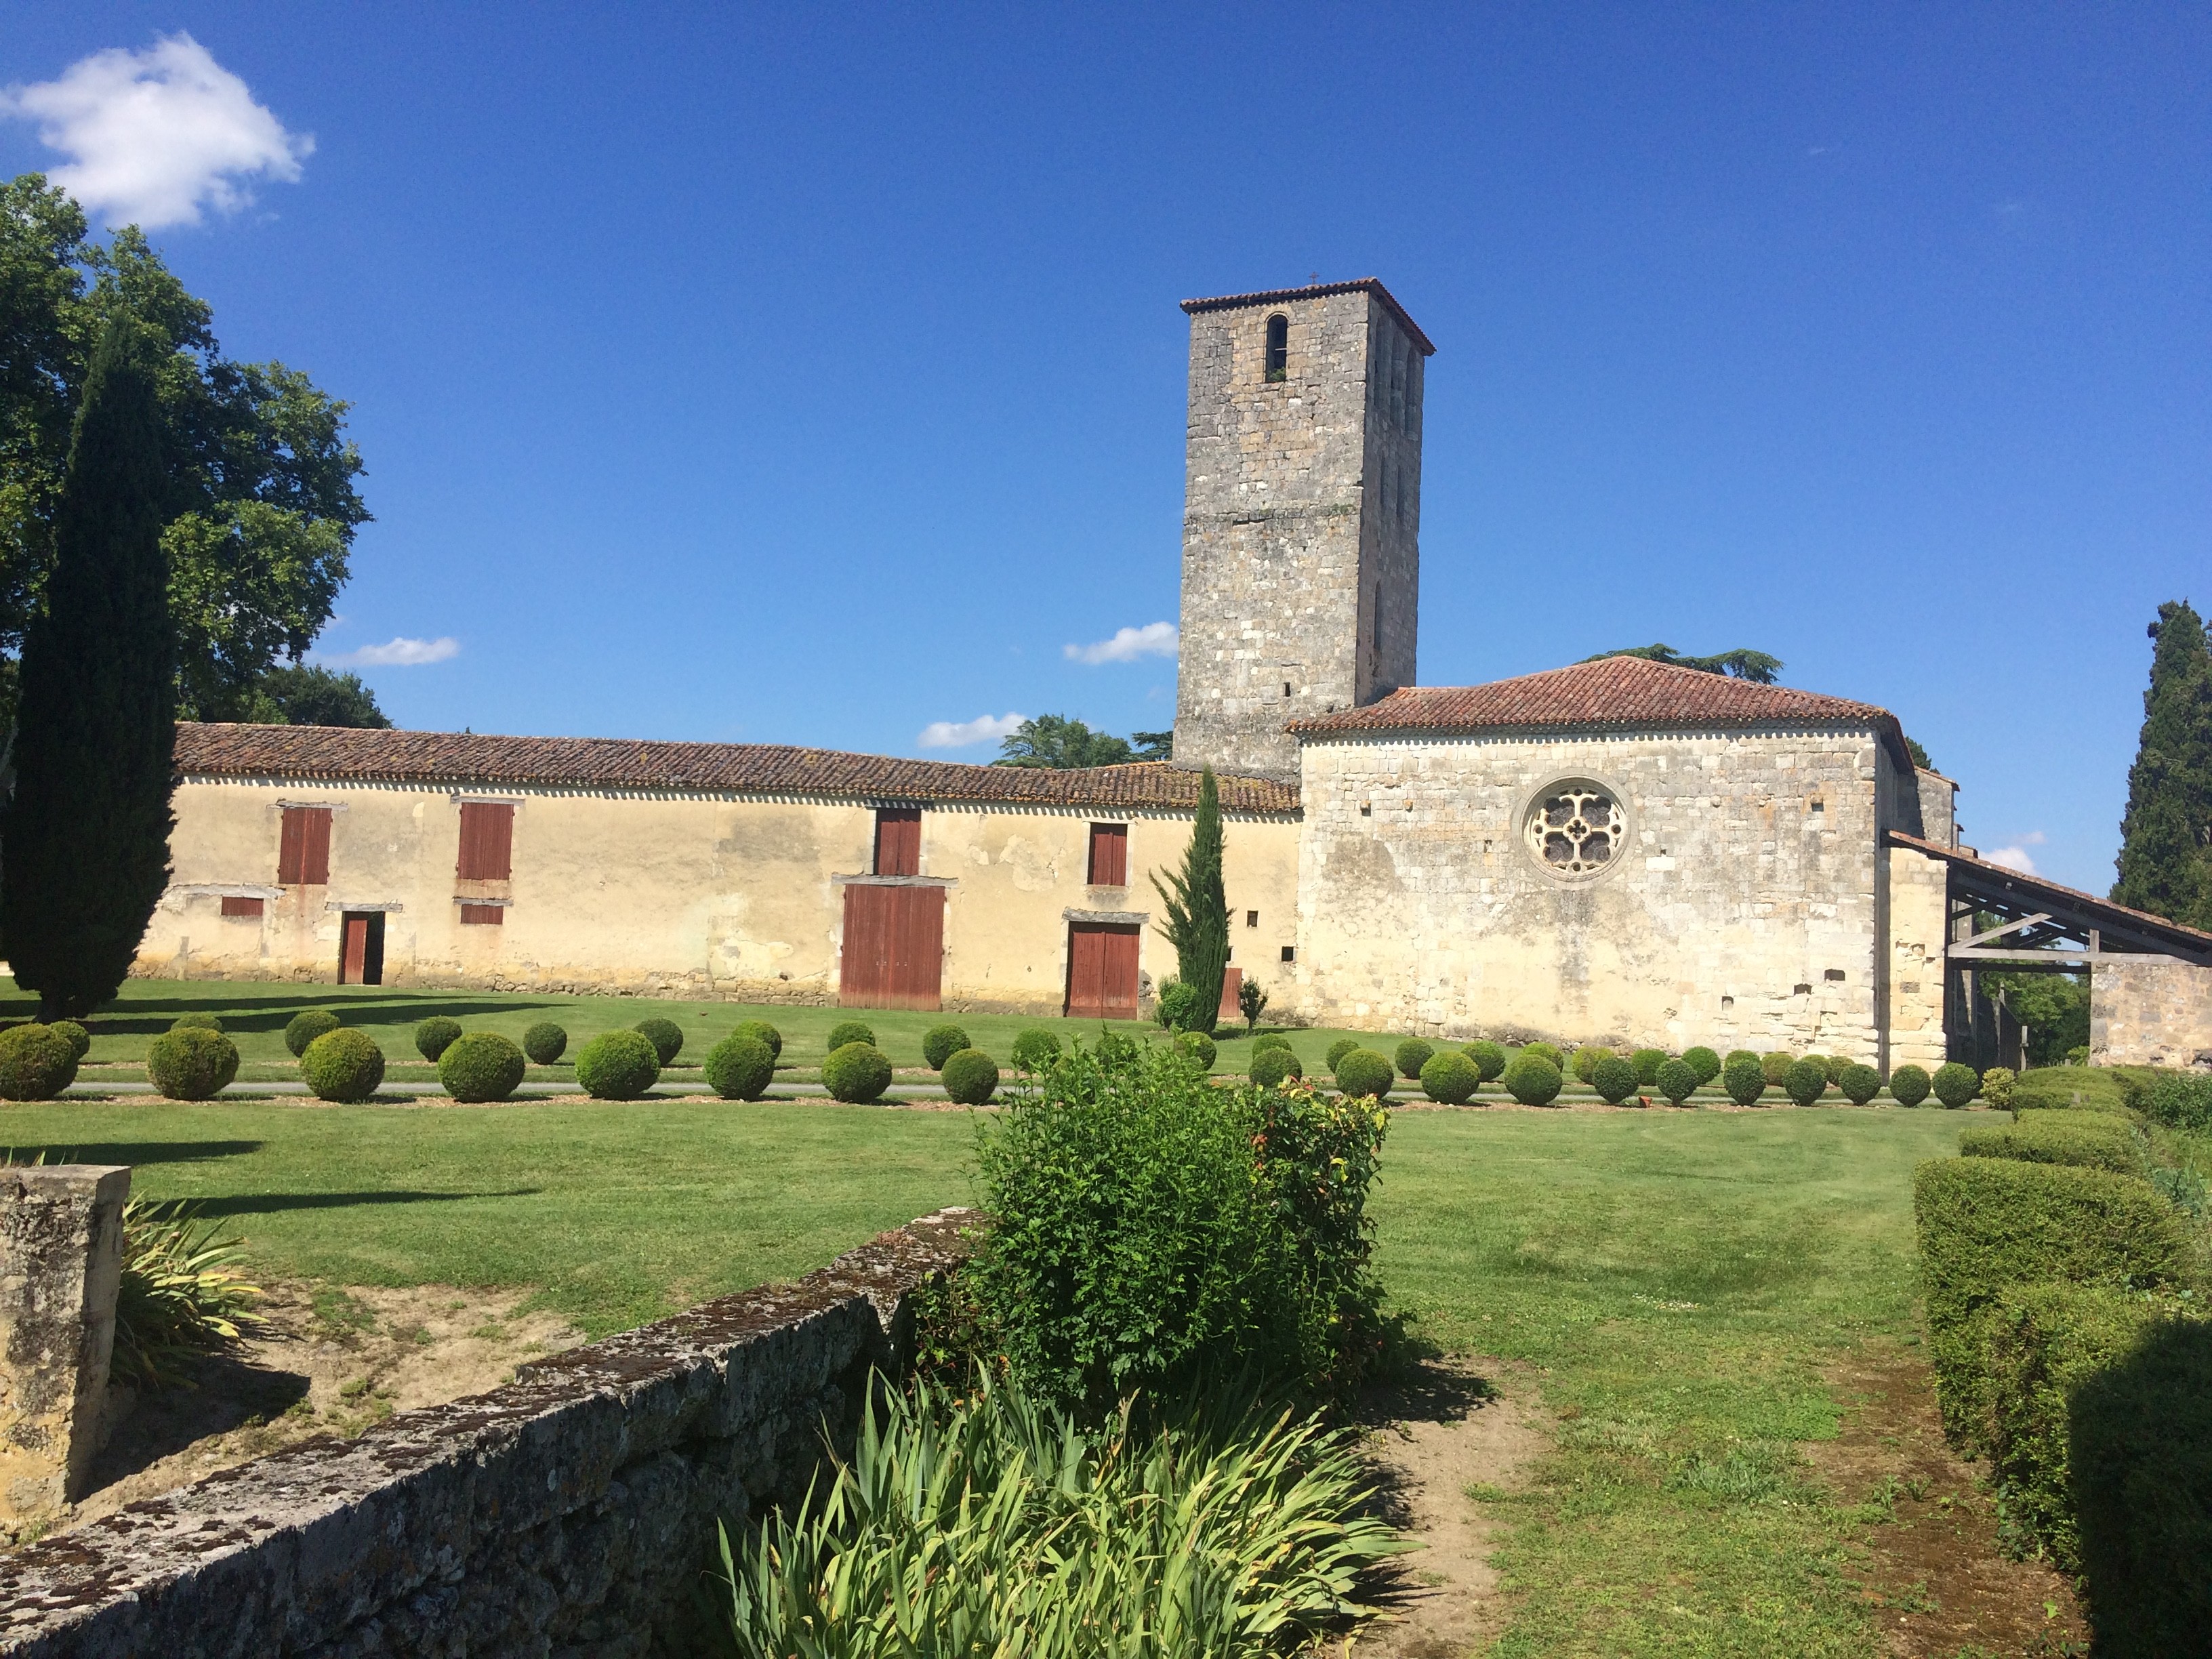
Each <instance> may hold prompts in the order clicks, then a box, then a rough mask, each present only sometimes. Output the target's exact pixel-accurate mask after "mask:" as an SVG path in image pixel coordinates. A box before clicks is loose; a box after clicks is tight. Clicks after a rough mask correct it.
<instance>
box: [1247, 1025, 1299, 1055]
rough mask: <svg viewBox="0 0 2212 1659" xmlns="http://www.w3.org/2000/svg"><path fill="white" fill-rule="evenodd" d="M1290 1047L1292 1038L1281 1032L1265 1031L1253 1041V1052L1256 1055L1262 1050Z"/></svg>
mask: <svg viewBox="0 0 2212 1659" xmlns="http://www.w3.org/2000/svg"><path fill="white" fill-rule="evenodd" d="M1290 1046H1291V1040H1290V1038H1288V1037H1286V1036H1284V1035H1283V1034H1282V1033H1281V1032H1280V1031H1263V1032H1261V1034H1260V1035H1259V1036H1255V1037H1254V1038H1253V1039H1252V1052H1253V1053H1254V1054H1258V1053H1259V1052H1260V1050H1261V1049H1262V1048H1289V1047H1290Z"/></svg>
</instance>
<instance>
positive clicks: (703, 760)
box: [177, 720, 1298, 813]
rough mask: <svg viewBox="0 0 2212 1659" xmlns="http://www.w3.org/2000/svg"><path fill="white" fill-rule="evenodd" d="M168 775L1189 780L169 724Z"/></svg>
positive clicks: (751, 787) (1127, 802)
mask: <svg viewBox="0 0 2212 1659" xmlns="http://www.w3.org/2000/svg"><path fill="white" fill-rule="evenodd" d="M177 768H178V769H179V771H180V772H186V773H200V774H213V775H270V774H284V775H293V776H300V777H322V778H330V779H333V780H339V779H360V780H362V781H372V780H373V781H391V782H410V781H417V782H433V781H435V782H475V783H488V784H489V783H507V784H516V785H527V784H540V785H571V786H579V787H615V788H641V789H676V790H707V791H729V792H734V793H763V794H799V795H810V794H811V795H822V796H828V797H834V798H840V799H919V800H928V799H945V800H975V801H1005V802H1014V803H1018V802H1024V801H1028V802H1036V803H1038V804H1042V805H1099V806H1162V807H1189V806H1192V805H1195V804H1196V802H1197V799H1198V774H1197V773H1196V772H1194V771H1188V770H1185V769H1181V768H1178V767H1176V766H1173V765H1171V764H1170V763H1167V762H1165V761H1133V762H1128V763H1123V764H1121V765H1117V766H1101V767H1087V768H1082V769H1066V770H1054V769H1045V768H1026V767H1006V766H987V765H982V764H979V763H975V762H969V761H934V760H906V759H902V758H900V757H896V756H890V755H861V754H854V753H851V752H848V751H845V750H834V749H818V748H813V747H809V746H806V745H803V744H735V743H707V742H700V741H696V740H692V739H683V738H526V737H505V736H500V735H497V734H494V733H489V732H408V731H397V730H392V729H389V728H380V727H364V726H254V725H242V724H231V723H223V722H214V721H210V722H205V723H202V722H195V721H186V720H180V721H179V722H178V725H177ZM1219 782H1220V787H1221V804H1222V805H1223V807H1224V808H1225V809H1226V810H1228V811H1248V812H1274V813H1287V812H1295V811H1297V805H1298V791H1297V785H1296V784H1294V783H1285V782H1279V781H1275V780H1273V779H1268V778H1248V777H1241V776H1237V775H1220V776H1219Z"/></svg>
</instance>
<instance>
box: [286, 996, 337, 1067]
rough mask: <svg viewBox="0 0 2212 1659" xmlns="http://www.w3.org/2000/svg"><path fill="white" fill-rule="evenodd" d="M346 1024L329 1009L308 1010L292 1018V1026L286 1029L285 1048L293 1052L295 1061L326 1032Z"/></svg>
mask: <svg viewBox="0 0 2212 1659" xmlns="http://www.w3.org/2000/svg"><path fill="white" fill-rule="evenodd" d="M343 1024H345V1022H344V1021H343V1020H342V1019H340V1018H338V1017H337V1015H336V1014H334V1013H332V1012H330V1011H329V1010H328V1009H327V1008H308V1009H304V1010H302V1011H301V1012H299V1013H296V1014H295V1015H293V1016H292V1021H291V1024H289V1025H287V1026H285V1028H284V1046H285V1047H286V1048H289V1049H290V1050H291V1051H292V1058H293V1059H295V1060H297V1059H299V1057H300V1056H301V1055H302V1054H306V1053H307V1045H308V1044H309V1043H311V1042H313V1041H314V1040H315V1039H316V1038H317V1037H319V1036H322V1034H323V1033H324V1032H325V1031H335V1030H337V1029H338V1027H339V1026H341V1025H343Z"/></svg>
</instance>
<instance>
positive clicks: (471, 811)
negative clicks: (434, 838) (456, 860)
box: [460, 800, 514, 881]
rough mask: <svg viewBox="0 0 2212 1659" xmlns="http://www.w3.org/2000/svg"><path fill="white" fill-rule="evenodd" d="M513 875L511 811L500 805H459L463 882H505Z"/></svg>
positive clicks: (506, 806)
mask: <svg viewBox="0 0 2212 1659" xmlns="http://www.w3.org/2000/svg"><path fill="white" fill-rule="evenodd" d="M513 873H514V808H513V807H512V806H509V805H506V804H504V803H501V802H493V801H479V800H470V801H463V802H462V803H461V861H460V878H461V879H462V880H463V881H506V880H508V879H510V878H512V877H513Z"/></svg>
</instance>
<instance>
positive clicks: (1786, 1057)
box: [1759, 1054, 1797, 1089]
mask: <svg viewBox="0 0 2212 1659" xmlns="http://www.w3.org/2000/svg"><path fill="white" fill-rule="evenodd" d="M1796 1063H1797V1056H1796V1055H1795V1054H1761V1055H1760V1056H1759V1071H1760V1073H1762V1074H1763V1075H1764V1076H1765V1079H1766V1080H1767V1082H1768V1083H1769V1084H1770V1085H1772V1086H1773V1087H1775V1088H1777V1089H1779V1088H1780V1087H1781V1086H1782V1079H1784V1078H1786V1077H1788V1076H1789V1075H1790V1067H1791V1066H1795V1065H1796Z"/></svg>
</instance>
